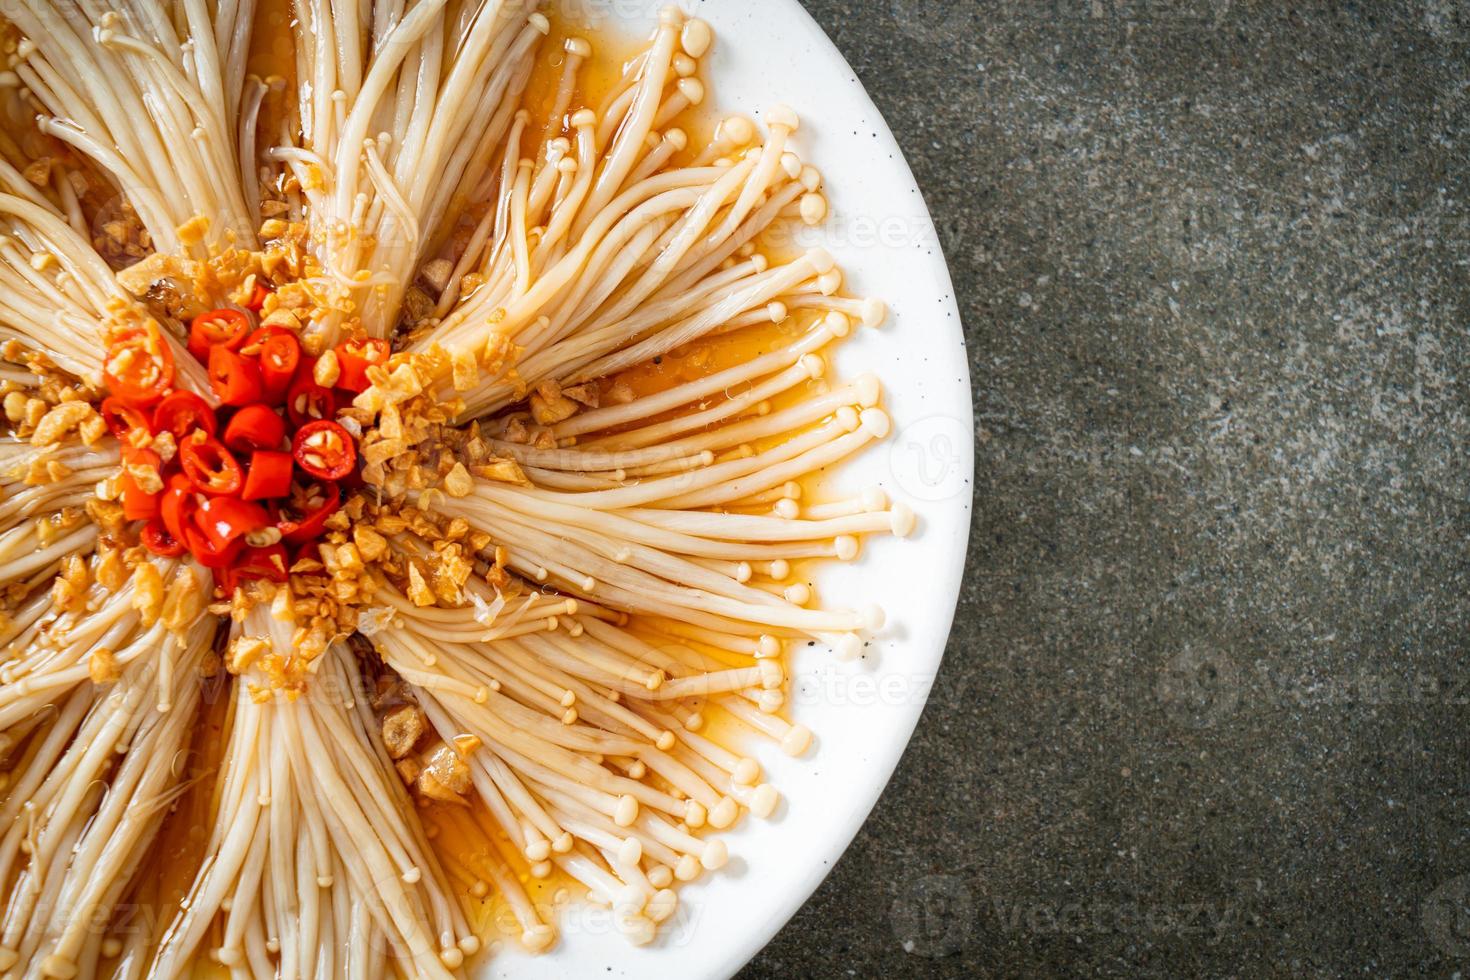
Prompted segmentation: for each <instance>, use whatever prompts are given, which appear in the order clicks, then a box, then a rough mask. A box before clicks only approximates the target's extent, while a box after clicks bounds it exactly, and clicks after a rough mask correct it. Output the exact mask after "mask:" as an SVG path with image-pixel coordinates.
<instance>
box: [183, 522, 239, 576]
mask: <svg viewBox="0 0 1470 980" xmlns="http://www.w3.org/2000/svg"><path fill="white" fill-rule="evenodd" d="M184 547H186V548H188V549H189V554H191V555H193V556H194V558H195V559H196V560H197V561H198V562H199V564H201V565H203V566H204V567H205V568H209V569H213V570H215V571H219V570H221V569H224V568H228V567H229V566H230V565H231V563H233V562H234V560H235V556H236V555H238V554H239V553H240V551H241V550H242V549H243V548H244V547H245V543H244V542H243V541H236V542H235V543H234V544H231V545H229V546H228V547H226V548H224V549H223V550H221V549H217V548H215V546H214V545H213V544H212V543H211V542H210V540H209V538H207V537H205V535H204V532H203V531H201V530H200V529H199V528H198V527H197V526H195V525H192V524H191V525H188V526H186V527H185V528H184Z"/></svg>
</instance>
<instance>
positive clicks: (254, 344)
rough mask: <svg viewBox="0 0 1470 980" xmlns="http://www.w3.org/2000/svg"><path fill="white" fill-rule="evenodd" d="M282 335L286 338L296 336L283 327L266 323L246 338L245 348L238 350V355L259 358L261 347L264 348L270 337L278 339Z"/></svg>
mask: <svg viewBox="0 0 1470 980" xmlns="http://www.w3.org/2000/svg"><path fill="white" fill-rule="evenodd" d="M283 334H284V335H286V336H288V337H295V336H296V335H295V334H294V333H292V332H291V331H289V330H287V329H286V328H285V327H281V326H277V325H276V324H274V323H268V324H266V325H265V326H263V327H256V328H255V331H254V332H253V333H251V334H250V336H249V337H248V338H246V340H245V346H244V347H241V348H240V353H241V354H244V355H245V356H246V357H259V356H260V350H261V348H262V347H264V346H265V342H266V341H267V340H270V339H271V338H272V337H279V336H281V335H283Z"/></svg>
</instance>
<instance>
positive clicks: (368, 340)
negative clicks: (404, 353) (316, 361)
mask: <svg viewBox="0 0 1470 980" xmlns="http://www.w3.org/2000/svg"><path fill="white" fill-rule="evenodd" d="M336 351H337V366H338V368H339V373H338V375H337V387H338V388H342V389H345V390H347V391H366V390H367V389H368V387H369V386H370V385H371V384H372V382H371V381H369V380H368V376H367V372H368V368H370V367H381V366H383V365H386V364H387V363H388V356H389V354H391V353H392V348H390V347H389V346H388V342H387V341H386V340H380V339H378V338H377V337H364V338H362V339H361V340H344V341H343V342H342V343H340V344H338V345H337V347H336Z"/></svg>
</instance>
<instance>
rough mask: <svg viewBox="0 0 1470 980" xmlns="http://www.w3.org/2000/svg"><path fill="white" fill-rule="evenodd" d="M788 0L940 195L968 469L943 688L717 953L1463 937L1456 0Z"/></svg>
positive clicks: (1463, 205)
mask: <svg viewBox="0 0 1470 980" xmlns="http://www.w3.org/2000/svg"><path fill="white" fill-rule="evenodd" d="M731 2H735V0H731ZM806 3H807V6H808V7H809V8H810V9H811V11H812V13H813V14H814V15H815V16H816V17H817V19H818V20H819V21H820V22H821V23H822V25H823V26H824V27H825V28H826V30H827V31H828V33H829V34H830V35H831V36H832V37H833V39H834V40H835V41H836V42H837V45H838V47H840V48H841V49H842V50H843V52H844V53H845V54H846V55H847V57H848V59H849V60H850V61H851V62H852V64H853V66H854V67H855V68H856V70H857V72H858V74H859V75H860V76H861V77H862V79H863V81H864V82H865V83H866V84H867V86H868V88H869V90H870V91H871V93H872V94H873V97H874V98H875V100H876V101H877V103H878V105H879V107H880V108H881V109H882V110H883V112H884V114H885V115H886V116H887V118H888V120H889V122H890V123H891V124H892V125H893V128H894V130H895V131H896V132H897V134H898V137H899V141H900V143H902V144H903V145H904V146H905V147H906V148H907V150H908V154H909V159H910V162H911V163H912V164H913V167H914V169H915V171H916V172H917V175H918V178H919V182H920V184H921V186H922V187H923V189H924V193H925V194H926V196H927V198H928V201H929V204H930V206H931V208H932V209H933V212H934V214H935V216H936V219H937V221H938V223H939V224H940V226H941V233H942V235H943V236H944V240H945V246H946V251H947V253H948V256H949V260H950V265H951V268H952V269H953V271H954V277H955V281H956V286H957V287H958V290H959V296H960V300H961V305H962V310H963V313H964V316H965V325H966V332H967V336H968V339H969V343H970V370H971V372H972V374H973V377H974V385H975V406H976V430H975V431H976V439H977V443H978V445H977V449H978V474H977V496H976V506H975V524H974V531H973V534H974V538H973V547H972V554H971V558H970V569H969V579H968V581H967V583H966V586H965V590H964V593H963V595H962V597H961V600H960V609H959V616H958V620H957V623H956V626H955V631H954V634H953V636H952V638H951V641H950V645H949V652H948V657H947V660H946V665H945V676H943V677H942V678H941V680H940V683H939V685H938V688H937V689H938V690H939V691H940V692H942V693H941V694H940V695H939V696H938V697H936V699H935V700H934V701H933V702H932V703H931V704H930V705H929V706H928V708H927V710H926V713H925V715H924V719H923V721H922V723H921V724H920V727H919V731H918V733H917V736H916V738H915V739H914V742H913V744H912V746H911V747H910V749H909V752H908V754H907V756H906V757H905V760H904V763H903V765H902V767H901V768H900V770H899V772H898V775H897V776H896V777H895V779H894V781H893V783H892V784H891V785H890V786H889V788H888V791H887V793H886V794H885V795H884V797H883V800H882V802H881V803H880V804H879V806H878V809H877V811H876V812H875V813H874V815H873V817H872V818H871V819H870V820H869V822H868V825H867V827H866V829H865V830H864V832H863V833H862V835H861V836H860V837H859V838H858V840H857V842H856V843H855V844H854V845H853V847H852V848H851V850H850V851H849V852H848V853H847V855H846V857H845V858H844V859H843V860H842V862H841V863H840V864H839V865H838V867H837V869H836V870H835V871H834V873H833V874H832V875H831V877H830V878H829V879H828V880H827V882H826V883H825V884H824V885H823V887H822V888H821V890H820V891H819V892H818V893H817V895H816V896H815V897H814V898H813V900H812V901H811V902H810V903H809V904H808V905H807V907H806V908H805V909H804V910H803V911H802V912H801V913H800V914H799V915H798V916H797V917H796V919H795V920H793V921H792V923H791V924H790V925H789V926H788V927H787V928H786V929H785V930H784V931H783V932H782V933H781V934H780V936H779V937H778V938H777V939H776V940H775V941H774V942H773V943H772V944H771V945H770V947H769V948H767V949H766V950H765V952H763V953H762V954H761V955H760V956H759V957H758V958H757V959H756V960H755V961H754V962H753V963H752V964H751V965H750V966H749V967H748V968H747V970H746V972H745V974H744V976H747V977H750V978H758V977H793V976H812V977H845V976H858V977H877V976H936V977H939V976H943V977H947V976H955V977H958V976H974V975H981V976H1005V977H1011V976H1065V975H1096V974H1101V975H1149V976H1192V975H1204V976H1226V975H1243V976H1263V975H1277V976H1281V975H1293V976H1301V975H1316V976H1343V975H1347V974H1350V973H1351V974H1361V975H1374V976H1404V975H1419V974H1424V975H1438V976H1449V975H1452V974H1455V973H1456V971H1459V970H1463V969H1465V968H1466V967H1470V925H1467V923H1470V761H1467V760H1470V745H1467V721H1470V707H1467V704H1470V663H1467V661H1466V657H1465V656H1464V654H1465V652H1466V645H1467V641H1466V626H1467V618H1470V617H1467V612H1470V599H1467V593H1470V581H1467V579H1470V574H1467V569H1470V547H1467V534H1470V520H1467V516H1470V515H1467V504H1466V501H1467V490H1470V466H1467V462H1466V457H1465V446H1466V444H1467V437H1470V421H1467V407H1470V401H1467V383H1466V373H1467V369H1466V367H1465V366H1466V365H1467V363H1470V335H1467V327H1466V324H1467V316H1470V285H1467V263H1470V155H1467V149H1470V5H1467V4H1465V3H1463V2H1456V0H1359V2H1357V3H1336V4H1329V3H1307V2H1302V3H1283V2H1277V0H1269V2H1268V0H1030V2H1024V0H999V2H991V0H983V2H982V0H867V2H857V0H806Z"/></svg>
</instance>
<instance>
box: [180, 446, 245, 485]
mask: <svg viewBox="0 0 1470 980" xmlns="http://www.w3.org/2000/svg"><path fill="white" fill-rule="evenodd" d="M179 465H180V466H181V467H183V470H184V474H185V475H186V476H188V477H189V479H190V480H191V481H192V482H193V483H194V486H195V487H196V488H197V489H198V490H199V491H200V492H201V493H210V494H232V493H237V492H239V490H240V486H241V484H243V483H244V482H245V474H244V473H243V472H242V471H241V469H240V464H239V463H238V462H236V460H235V457H234V456H232V455H230V451H229V450H228V449H226V448H225V447H224V446H223V445H222V444H221V443H220V442H219V441H218V440H215V439H203V440H193V439H190V440H188V441H186V442H185V443H184V444H183V445H182V446H181V447H179Z"/></svg>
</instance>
